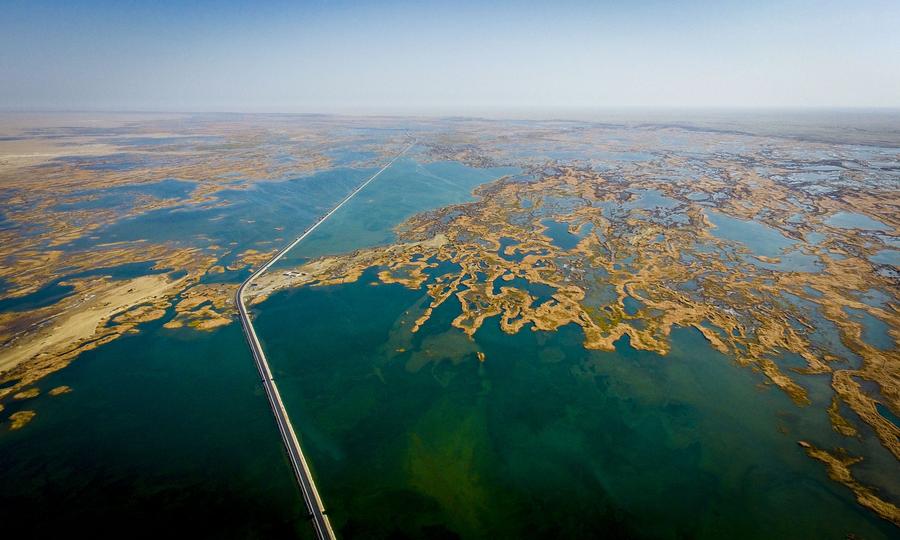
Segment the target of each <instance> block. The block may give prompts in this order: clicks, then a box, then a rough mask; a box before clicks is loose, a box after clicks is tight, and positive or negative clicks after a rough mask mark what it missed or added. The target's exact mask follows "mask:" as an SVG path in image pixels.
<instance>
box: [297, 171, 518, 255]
mask: <svg viewBox="0 0 900 540" xmlns="http://www.w3.org/2000/svg"><path fill="white" fill-rule="evenodd" d="M518 172H519V169H516V168H513V167H495V168H488V169H475V168H472V167H467V166H465V165H463V164H461V163H456V162H437V163H429V164H420V163H418V162H416V161H414V160H412V159H410V158H402V159H399V160H397V161H396V162H395V163H394V165H392V166H391V167H390V168H389V169H387V170H385V171H384V172H383V173H382V174H381V175H379V176H378V178H377V179H376V180H375V181H374V182H372V183H371V184H369V185H368V186H366V189H365V190H363V191H362V192H361V193H359V194H358V195H357V196H356V197H354V198H353V199H351V200H350V201H349V202H348V203H347V204H346V205H344V206H343V207H342V208H341V210H340V211H339V212H337V213H335V214H334V215H332V217H330V218H329V219H328V221H326V222H325V223H323V224H322V225H321V226H320V227H319V228H318V229H316V232H315V235H314V236H310V237H309V238H308V239H306V240H304V242H303V244H302V245H300V246H298V247H297V248H296V249H294V250H293V251H291V252H290V253H289V254H288V255H286V256H285V258H284V259H283V260H284V262H283V263H280V264H283V265H289V264H295V263H296V262H297V261H298V260H302V259H303V258H306V257H317V256H321V255H326V254H336V253H345V252H347V251H351V250H353V249H360V248H364V247H371V246H376V245H382V244H388V243H390V242H392V241H394V239H395V238H396V235H395V233H394V231H393V230H392V228H393V227H394V226H395V225H398V224H399V223H401V222H402V221H404V220H405V219H406V218H409V217H411V216H413V215H414V214H416V213H417V212H420V211H422V210H425V209H430V208H440V207H442V206H445V205H448V204H456V203H462V202H466V201H471V200H473V197H472V194H471V192H472V189H474V188H475V187H476V186H479V185H481V184H484V183H485V182H489V181H491V180H495V179H497V178H501V177H503V176H508V175H514V174H516V173H518Z"/></svg>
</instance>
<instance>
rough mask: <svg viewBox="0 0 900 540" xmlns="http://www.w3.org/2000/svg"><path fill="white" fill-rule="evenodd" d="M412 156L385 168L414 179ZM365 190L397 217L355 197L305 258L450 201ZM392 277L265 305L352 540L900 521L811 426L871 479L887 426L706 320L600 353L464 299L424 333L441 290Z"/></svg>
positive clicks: (780, 531) (740, 532)
mask: <svg viewBox="0 0 900 540" xmlns="http://www.w3.org/2000/svg"><path fill="white" fill-rule="evenodd" d="M407 165H408V167H406V168H398V169H397V170H395V171H394V175H388V176H387V177H386V178H391V179H393V182H396V183H397V184H399V185H404V186H405V185H410V184H408V183H407V182H412V183H415V182H416V179H415V175H416V174H419V173H417V172H416V170H417V169H416V167H414V166H412V164H407ZM406 175H411V177H410V176H406ZM404 176H406V177H405V178H401V177H404ZM380 180H381V179H380V178H379V182H380ZM377 183H378V182H376V183H374V184H373V186H374V185H376V184H377ZM396 191H397V190H395V192H396ZM400 191H402V190H400ZM367 195H368V197H366V198H363V200H362V201H360V202H358V203H357V204H360V205H362V204H375V203H376V202H377V203H378V204H382V205H388V206H387V207H386V208H384V212H385V213H384V214H382V216H379V217H378V218H373V217H371V216H368V215H360V216H355V215H353V213H352V212H350V210H351V209H352V205H348V206H347V207H345V208H344V209H342V210H341V211H340V212H339V214H337V215H335V218H339V219H336V220H335V221H334V222H330V225H329V226H328V227H323V230H322V234H323V236H324V235H327V241H326V239H325V238H323V239H316V238H314V237H313V238H310V240H311V241H310V242H309V243H308V244H301V245H300V246H298V252H299V253H297V254H296V255H295V257H296V258H297V259H302V258H304V257H308V256H312V255H314V254H321V253H324V252H327V251H328V247H327V246H329V245H330V246H340V248H341V249H343V250H348V249H356V248H359V247H365V246H369V245H374V243H377V242H379V241H382V242H387V241H389V239H390V238H392V233H391V229H392V227H393V226H395V225H396V223H397V222H398V221H397V220H401V219H402V218H403V217H405V216H406V215H408V213H409V212H410V211H412V206H414V204H415V203H419V204H421V205H423V207H421V208H420V209H421V210H424V209H427V207H426V206H425V205H427V204H430V201H436V200H437V199H436V198H429V197H427V196H423V195H422V194H418V193H417V194H415V196H414V197H415V198H414V199H413V200H411V199H410V198H408V197H406V196H405V195H404V196H400V197H399V200H400V201H401V207H402V209H400V210H394V209H392V208H390V206H389V202H390V200H392V199H390V198H386V197H384V194H382V193H380V192H378V191H375V190H373V191H372V192H369V193H368V194H367ZM387 195H390V194H387ZM364 224H368V227H365V226H363V225H364ZM363 232H364V234H361V233H363ZM318 234H319V232H318V231H317V232H316V233H314V236H315V235H318ZM779 236H780V235H779ZM507 245H508V244H507ZM334 249H335V250H337V248H334ZM375 274H376V271H375V270H368V271H367V272H366V273H365V274H364V275H363V276H361V277H360V279H359V280H358V281H357V282H355V283H350V284H341V285H335V286H329V287H307V288H300V289H295V290H288V291H282V292H280V293H277V294H275V295H273V296H272V297H271V298H270V299H269V300H267V301H266V302H264V303H263V304H262V305H260V306H258V308H257V311H258V317H257V319H256V328H257V332H258V334H259V336H260V338H261V339H262V341H263V344H264V347H265V348H266V351H267V355H268V357H269V360H270V363H271V366H272V368H273V370H274V372H275V377H276V379H277V380H278V384H279V389H280V391H281V393H282V396H283V398H284V400H285V403H286V406H287V407H288V410H289V413H290V415H291V418H292V420H293V422H294V425H295V428H296V429H297V430H298V433H299V435H300V437H301V440H302V444H303V446H304V450H305V451H306V453H307V457H308V458H309V459H310V462H311V466H312V468H313V471H314V475H315V477H316V478H317V482H318V485H319V488H320V492H321V494H322V496H323V498H324V501H325V506H326V508H327V509H328V514H329V516H330V517H331V520H332V523H333V524H334V526H335V528H336V530H337V531H338V534H339V535H340V536H342V537H345V538H391V537H412V538H435V537H446V538H452V537H457V536H459V537H463V538H497V537H507V538H514V537H529V538H544V537H546V538H557V537H610V536H612V537H631V538H679V537H691V538H723V537H778V538H807V537H815V538H843V537H844V536H846V535H847V534H851V533H852V534H857V535H859V536H860V537H866V538H890V537H892V536H893V535H895V530H894V528H893V526H892V525H890V524H888V523H887V522H885V521H883V520H881V519H879V518H878V517H876V516H875V515H874V514H872V513H871V512H869V511H867V510H865V509H864V508H862V507H860V506H859V505H858V504H857V503H856V502H855V500H854V497H853V495H852V494H851V493H850V492H849V491H848V490H846V489H845V488H843V487H842V486H839V485H837V484H835V483H834V482H833V481H831V480H830V479H829V478H828V476H827V473H826V471H825V467H824V466H823V465H822V464H821V463H819V462H816V461H814V460H811V459H810V458H808V457H807V456H806V455H805V453H804V452H803V450H802V449H801V448H800V447H799V446H798V445H797V441H798V440H801V439H809V440H814V441H815V442H816V443H817V444H819V445H822V446H826V447H833V446H839V445H843V446H845V447H847V448H848V451H849V452H851V453H853V452H854V451H859V450H860V446H861V445H866V451H867V452H873V454H872V455H874V456H875V457H874V458H873V459H872V461H871V462H870V463H867V464H866V465H865V466H864V467H861V468H860V469H859V474H860V475H861V476H862V477H865V476H866V475H867V474H868V475H871V474H877V471H878V470H884V469H883V468H882V467H890V466H892V463H893V461H892V460H893V457H892V456H891V455H889V454H887V451H886V450H883V449H882V450H881V453H880V454H879V451H878V450H877V448H878V443H877V441H876V442H874V445H875V448H874V449H873V448H871V445H872V444H873V443H872V437H867V438H865V439H864V440H862V441H856V440H848V439H845V438H841V437H840V436H839V435H837V434H836V433H835V432H834V431H833V429H832V428H831V426H830V423H829V420H828V417H827V415H826V414H825V412H824V408H823V407H807V408H798V407H796V406H795V405H794V404H793V403H792V402H791V401H790V399H789V398H788V397H787V396H786V395H785V394H783V393H782V392H779V391H777V390H775V389H772V388H771V387H769V388H768V389H767V390H765V391H762V390H761V388H762V383H763V382H764V379H763V377H762V376H761V375H760V374H759V373H756V372H754V371H752V370H749V369H744V368H740V367H738V366H736V365H735V364H734V362H733V361H732V359H730V358H728V357H726V356H724V355H722V354H720V353H718V352H716V351H715V350H713V349H711V348H710V347H709V345H708V343H707V342H706V341H705V339H703V337H702V336H701V335H700V334H699V332H697V331H696V330H693V329H680V328H678V329H675V330H674V332H673V334H672V336H671V339H672V352H671V353H670V354H668V355H667V356H665V357H662V356H659V355H657V354H654V353H649V352H643V351H638V350H635V349H633V348H632V347H631V346H630V343H629V340H628V338H627V337H625V338H623V339H621V340H619V341H618V342H617V343H616V350H615V351H612V352H602V351H587V350H585V349H584V348H583V347H582V346H581V342H582V339H583V336H582V333H581V330H580V329H579V328H577V327H575V326H573V325H569V326H566V327H563V328H561V329H560V330H559V331H557V332H553V333H545V332H532V331H530V330H524V331H522V332H519V333H518V334H516V335H512V336H510V335H507V334H505V333H503V332H502V331H501V330H500V329H499V325H498V324H497V321H496V318H494V319H491V320H488V321H487V322H486V323H485V325H484V326H483V327H482V328H481V329H479V331H478V332H477V333H476V334H475V337H474V340H469V339H468V338H467V337H466V336H465V335H464V334H463V333H462V332H461V331H459V330H456V329H454V328H452V326H451V324H450V323H451V321H452V320H453V318H455V317H456V316H457V315H458V314H459V312H460V306H459V303H458V302H456V301H454V300H451V301H448V302H446V303H444V304H443V305H442V306H441V307H440V308H438V309H437V310H435V312H434V313H433V315H432V317H431V319H429V321H428V322H427V323H426V324H425V325H424V326H423V327H422V328H421V329H420V330H419V331H418V332H417V333H415V334H413V333H412V332H411V331H410V327H411V325H412V323H413V321H414V320H415V319H416V318H417V317H418V314H419V313H421V310H422V309H424V307H425V306H426V305H427V302H428V301H429V298H428V297H427V296H426V295H425V294H424V290H421V289H420V290H409V289H407V288H405V287H402V286H400V285H397V284H394V285H378V286H373V285H371V282H373V281H375V279H376V278H375ZM638 307H639V306H638V305H635V303H632V302H629V303H628V306H626V308H627V309H628V310H629V311H630V312H634V310H635V309H637V308H638ZM478 352H482V353H484V354H485V357H486V359H485V361H484V362H483V363H482V362H479V361H478V359H477V353H478ZM790 361H791V360H790V359H786V360H784V362H790ZM819 383H821V384H819ZM808 391H809V392H810V397H811V399H813V401H814V403H816V404H821V403H826V404H827V403H828V400H829V399H830V396H831V390H830V387H829V386H828V384H827V380H826V379H824V378H823V379H822V381H815V383H814V384H810V386H809V388H808ZM851 421H852V422H856V423H857V424H858V422H857V421H856V420H855V419H852V417H851ZM884 481H887V483H888V484H889V485H888V487H887V488H886V489H888V490H889V492H900V485H894V484H893V483H891V482H892V480H890V479H887V480H882V482H884Z"/></svg>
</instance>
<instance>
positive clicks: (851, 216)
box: [825, 212, 891, 231]
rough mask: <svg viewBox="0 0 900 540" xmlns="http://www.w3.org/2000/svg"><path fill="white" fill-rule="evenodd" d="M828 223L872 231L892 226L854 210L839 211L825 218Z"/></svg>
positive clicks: (845, 227)
mask: <svg viewBox="0 0 900 540" xmlns="http://www.w3.org/2000/svg"><path fill="white" fill-rule="evenodd" d="M825 224H826V225H831V226H832V227H840V228H842V229H866V230H870V231H889V230H891V228H890V227H888V226H887V225H885V224H884V223H882V222H880V221H878V220H875V219H872V218H870V217H869V216H865V215H863V214H857V213H854V212H838V213H836V214H834V215H833V216H829V217H828V219H826V220H825Z"/></svg>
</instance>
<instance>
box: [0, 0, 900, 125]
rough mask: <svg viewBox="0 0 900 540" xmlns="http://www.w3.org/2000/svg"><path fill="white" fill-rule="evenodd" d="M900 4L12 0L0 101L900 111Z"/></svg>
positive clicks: (203, 107) (68, 105)
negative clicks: (862, 108)
mask: <svg viewBox="0 0 900 540" xmlns="http://www.w3.org/2000/svg"><path fill="white" fill-rule="evenodd" d="M898 29H900V1H897V0H889V1H881V0H853V1H851V0H845V1H840V2H838V1H831V0H824V1H815V2H814V1H807V0H782V1H770V0H759V1H754V2H733V1H730V0H722V1H718V2H700V1H688V2H679V1H675V0H671V1H641V0H635V1H632V2H607V1H603V0H595V1H590V2H587V1H567V0H559V1H553V2H536V1H532V2H528V1H525V2H511V1H503V0H499V1H494V2H491V1H487V0H484V1H475V2H471V1H468V0H459V1H455V2H424V1H419V2H412V1H409V2H407V1H393V0H383V1H380V2H352V1H340V0H337V1H325V0H318V1H308V2H298V1H295V2H262V1H256V2H251V1H246V2H245V1H227V0H224V1H221V2H193V3H188V2H176V1H165V0H164V1H151V0H145V1H130V0H116V1H105V0H102V1H91V0H82V1H77V2H73V1H44V0H21V1H20V0H0V109H5V110H138V111H236V112H240V111H243V112H372V113H377V112H385V113H388V112H440V113H442V114H454V113H459V114H463V113H467V112H472V111H478V110H486V109H494V108H499V109H521V110H528V109H556V108H560V109H605V108H620V107H622V108H676V109H677V108H732V107H737V108H773V107H774V108H778V107H810V108H819V107H867V108H868V107H894V108H896V107H900V31H898Z"/></svg>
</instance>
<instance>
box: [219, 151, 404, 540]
mask: <svg viewBox="0 0 900 540" xmlns="http://www.w3.org/2000/svg"><path fill="white" fill-rule="evenodd" d="M415 144H416V140H415V139H413V141H412V142H411V143H410V144H409V145H408V146H407V147H406V148H404V149H403V150H402V151H401V152H400V153H399V154H397V155H396V156H394V158H393V159H392V160H391V161H389V162H388V163H387V165H385V166H384V167H382V168H381V169H379V170H378V172H376V173H375V174H373V175H372V176H370V177H369V178H368V180H366V181H365V182H363V183H362V184H360V185H359V186H358V187H357V188H356V189H354V190H353V191H352V192H350V194H349V195H347V196H346V197H344V199H342V200H341V202H339V203H338V204H337V206H335V207H334V208H332V209H331V210H330V211H329V212H328V213H327V214H325V215H323V216H322V217H321V218H319V219H318V221H316V222H315V223H313V224H312V225H310V226H309V227H307V228H306V230H304V231H303V233H302V234H301V235H300V236H298V237H297V238H296V239H295V240H294V241H293V242H291V243H290V244H288V245H287V246H285V247H284V249H282V250H281V251H279V252H278V253H276V254H275V256H274V257H272V258H271V259H269V261H268V262H267V263H266V264H264V265H263V266H262V267H260V269H259V270H257V271H256V272H254V273H253V274H252V275H251V276H250V277H248V278H247V280H246V281H244V282H243V283H241V286H240V287H238V290H237V293H236V294H235V297H234V302H235V304H237V307H238V315H239V316H240V319H241V326H243V328H244V336H245V337H246V338H247V343H248V344H249V345H250V351H251V352H252V353H253V360H254V361H255V362H256V367H257V368H258V369H259V375H260V377H262V384H263V389H265V391H266V396H268V398H269V405H271V406H272V412H273V413H274V415H275V422H276V423H277V424H278V430H279V431H280V432H281V438H282V440H283V441H284V446H285V449H286V450H287V453H288V457H289V458H290V462H291V466H292V467H293V469H294V474H295V476H296V477H297V483H298V484H300V490H301V491H302V492H303V500H304V502H305V503H306V510H307V513H308V515H309V517H310V518H311V519H312V522H313V527H314V528H315V530H316V535H317V536H318V537H319V539H320V540H326V539H327V540H333V539H334V538H335V536H334V530H332V528H331V522H330V521H329V520H328V516H327V515H325V507H324V506H323V505H322V497H320V496H319V490H318V489H316V483H315V482H314V481H313V477H312V473H311V471H310V470H309V464H308V463H307V461H306V456H304V455H303V449H302V448H301V447H300V441H299V440H298V439H297V434H296V433H295V432H294V426H293V425H292V424H291V420H290V418H289V417H288V413H287V409H285V407H284V402H283V401H282V400H281V394H280V393H279V392H278V386H277V385H276V384H275V379H274V377H273V376H272V370H271V369H270V368H269V362H268V360H266V354H265V352H263V348H262V344H261V343H260V341H259V338H257V337H256V330H255V329H254V328H253V322H252V321H251V320H250V312H249V311H247V305H246V304H245V303H244V291H245V290H246V289H247V287H249V286H250V285H251V284H252V283H253V280H255V279H256V278H258V277H259V276H261V275H262V274H263V273H264V272H265V271H266V270H268V269H269V268H270V267H271V266H272V265H273V264H275V263H276V262H278V260H279V259H281V258H282V257H284V255H285V254H286V253H287V252H288V251H290V250H291V249H293V248H294V246H296V245H297V244H299V243H300V242H301V241H302V240H303V239H304V238H306V237H307V236H309V235H310V234H312V232H313V231H315V230H316V228H317V227H318V226H319V225H321V224H322V223H324V222H325V220H327V219H328V218H329V217H331V216H332V215H334V213H335V212H337V211H338V210H339V209H340V208H341V207H342V206H344V205H345V204H347V201H349V200H350V199H352V198H353V197H355V196H356V194H357V193H359V192H360V191H362V190H363V189H364V188H365V187H366V186H368V185H369V184H370V183H371V182H372V181H373V180H375V179H376V178H378V176H379V175H380V174H381V173H383V172H384V171H385V170H387V168H388V167H390V166H391V165H393V164H394V162H395V161H397V159H399V158H400V156H402V155H403V154H405V153H406V152H408V151H409V149H410V148H412V147H413V146H414V145H415Z"/></svg>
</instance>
